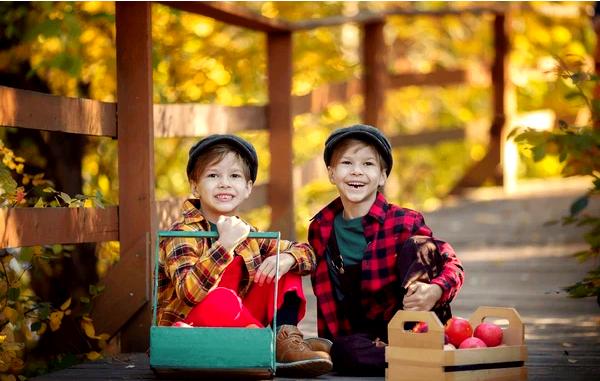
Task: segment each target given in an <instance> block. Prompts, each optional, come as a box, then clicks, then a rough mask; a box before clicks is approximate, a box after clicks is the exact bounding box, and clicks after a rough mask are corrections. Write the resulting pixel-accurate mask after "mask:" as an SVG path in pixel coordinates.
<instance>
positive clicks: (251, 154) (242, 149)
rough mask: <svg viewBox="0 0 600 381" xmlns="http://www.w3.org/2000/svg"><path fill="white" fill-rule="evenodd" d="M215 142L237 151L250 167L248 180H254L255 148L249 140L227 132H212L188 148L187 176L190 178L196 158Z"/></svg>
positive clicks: (256, 159) (255, 167)
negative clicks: (212, 133)
mask: <svg viewBox="0 0 600 381" xmlns="http://www.w3.org/2000/svg"><path fill="white" fill-rule="evenodd" d="M215 144H227V145H229V146H231V148H233V149H234V150H235V151H236V152H238V153H239V154H240V155H241V156H242V157H243V158H244V160H246V162H247V163H248V167H250V180H252V182H255V181H256V172H257V171H258V156H256V150H255V149H254V146H253V145H252V144H250V142H248V141H246V140H244V139H242V138H240V137H239V136H235V135H229V134H214V135H209V136H207V137H205V138H204V139H201V140H200V141H198V142H197V143H196V144H194V145H193V146H192V148H190V153H189V157H188V163H187V176H188V179H189V178H190V176H191V174H192V171H193V170H194V167H195V165H196V160H198V158H199V157H200V155H202V153H203V152H205V151H206V149H207V148H209V147H211V146H214V145H215Z"/></svg>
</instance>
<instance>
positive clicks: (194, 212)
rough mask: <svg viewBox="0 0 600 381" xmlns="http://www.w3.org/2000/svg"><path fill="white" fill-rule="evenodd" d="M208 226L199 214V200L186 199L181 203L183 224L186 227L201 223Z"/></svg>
mask: <svg viewBox="0 0 600 381" xmlns="http://www.w3.org/2000/svg"><path fill="white" fill-rule="evenodd" d="M203 221H204V223H205V224H208V221H207V220H206V218H204V216H203V215H202V212H200V200H198V199H194V198H188V199H187V200H185V201H184V203H183V222H184V223H185V224H187V225H189V224H197V223H201V222H203Z"/></svg>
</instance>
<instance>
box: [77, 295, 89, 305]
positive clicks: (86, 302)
mask: <svg viewBox="0 0 600 381" xmlns="http://www.w3.org/2000/svg"><path fill="white" fill-rule="evenodd" d="M79 301H80V302H81V303H84V304H89V302H90V298H88V297H87V296H80V297H79Z"/></svg>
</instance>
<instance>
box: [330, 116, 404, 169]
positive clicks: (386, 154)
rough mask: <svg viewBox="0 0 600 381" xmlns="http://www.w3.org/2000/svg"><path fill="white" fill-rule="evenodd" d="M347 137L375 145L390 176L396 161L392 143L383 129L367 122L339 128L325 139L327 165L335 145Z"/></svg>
mask: <svg viewBox="0 0 600 381" xmlns="http://www.w3.org/2000/svg"><path fill="white" fill-rule="evenodd" d="M345 139H356V140H361V141H363V142H366V143H369V144H371V145H373V146H374V147H375V149H377V152H379V154H380V155H381V157H382V158H383V161H385V164H386V167H387V168H386V173H387V175H388V176H389V174H390V172H391V170H392V165H393V163H394V160H393V159H392V145H391V144H390V141H389V140H388V139H387V138H386V137H385V136H384V135H383V134H382V133H381V131H379V130H378V129H376V128H375V127H373V126H369V125H366V124H355V125H353V126H350V127H344V128H339V129H337V130H335V131H333V132H332V133H331V135H329V137H328V138H327V140H326V141H325V152H323V158H324V159H325V164H326V165H328V166H329V163H330V162H331V155H333V150H334V149H335V146H336V145H338V144H339V143H340V142H341V141H342V140H345Z"/></svg>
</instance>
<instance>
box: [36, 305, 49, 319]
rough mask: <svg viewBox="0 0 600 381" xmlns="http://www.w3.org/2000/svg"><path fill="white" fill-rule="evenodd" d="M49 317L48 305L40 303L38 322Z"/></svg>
mask: <svg viewBox="0 0 600 381" xmlns="http://www.w3.org/2000/svg"><path fill="white" fill-rule="evenodd" d="M49 316H50V305H49V304H48V303H42V304H40V305H39V308H38V317H39V318H40V320H46V319H48V317H49Z"/></svg>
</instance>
